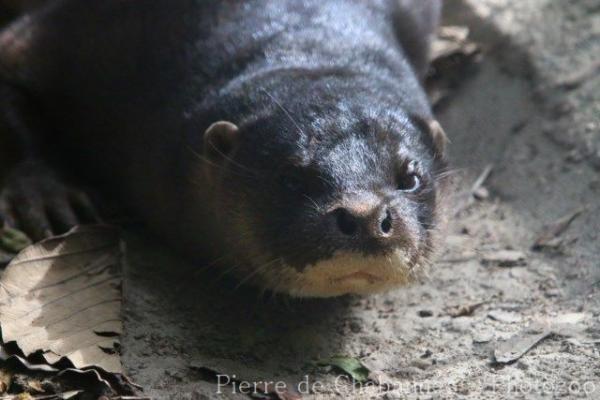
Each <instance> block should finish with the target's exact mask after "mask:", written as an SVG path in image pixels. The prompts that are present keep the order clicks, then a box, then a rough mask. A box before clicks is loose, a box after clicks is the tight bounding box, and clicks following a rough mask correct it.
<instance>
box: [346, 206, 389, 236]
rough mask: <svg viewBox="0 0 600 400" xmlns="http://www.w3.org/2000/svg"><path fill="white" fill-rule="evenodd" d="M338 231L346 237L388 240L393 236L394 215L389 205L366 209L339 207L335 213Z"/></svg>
mask: <svg viewBox="0 0 600 400" xmlns="http://www.w3.org/2000/svg"><path fill="white" fill-rule="evenodd" d="M334 216H335V221H336V225H337V228H338V230H339V231H340V232H341V233H343V234H344V235H346V236H358V235H365V236H369V237H373V238H386V237H390V236H392V234H393V230H394V220H393V218H394V217H393V214H392V212H391V210H390V208H389V207H388V206H387V205H382V206H379V207H375V208H373V209H371V210H368V212H365V211H364V209H358V208H352V207H339V208H337V209H336V210H335V211H334Z"/></svg>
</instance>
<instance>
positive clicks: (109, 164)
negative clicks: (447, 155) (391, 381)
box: [0, 0, 445, 296]
mask: <svg viewBox="0 0 600 400" xmlns="http://www.w3.org/2000/svg"><path fill="white" fill-rule="evenodd" d="M3 2H5V3H11V4H14V3H15V1H14V0H0V7H1V6H2V4H3ZM32 3H33V4H35V6H32V7H31V9H29V10H25V11H23V10H21V11H22V13H21V15H20V16H19V17H18V18H16V19H15V20H14V22H12V23H11V24H10V25H8V26H7V27H5V28H4V29H3V30H2V31H1V33H0V129H2V134H8V135H11V136H12V137H15V138H19V139H20V142H21V145H22V146H21V148H23V149H25V150H24V151H26V154H25V157H26V160H25V161H24V162H23V163H22V164H21V165H20V166H18V167H17V168H15V170H14V171H13V173H12V174H10V175H9V177H8V178H7V180H6V182H5V187H4V190H3V192H2V195H1V196H0V215H2V216H3V219H4V220H5V221H6V222H7V223H14V224H17V225H18V226H20V227H21V228H22V229H24V230H26V231H27V232H28V233H29V234H31V235H32V236H33V237H34V238H36V239H39V238H42V237H44V236H47V235H50V234H52V233H56V232H57V231H62V230H65V229H67V228H69V227H70V226H72V225H74V224H77V223H79V222H81V221H82V220H83V221H87V220H90V219H93V212H92V210H91V207H90V204H89V201H88V200H87V199H86V197H85V196H84V195H82V194H81V193H79V192H77V191H75V190H73V189H72V188H70V187H68V186H66V185H64V184H63V183H61V182H60V181H59V180H58V179H57V177H56V175H54V173H53V172H52V171H51V170H50V169H48V168H47V167H46V164H44V163H42V162H41V161H38V158H37V156H38V155H39V154H40V153H41V152H42V150H43V152H44V154H45V155H50V156H51V158H52V159H53V162H56V161H58V162H59V164H60V165H61V166H62V168H66V170H67V171H71V172H75V173H76V175H77V176H78V177H81V178H84V179H85V180H86V182H88V183H91V184H93V185H96V186H99V187H102V188H103V189H105V190H106V191H108V192H109V193H111V194H113V195H115V196H116V197H117V198H118V199H120V200H121V201H122V202H123V203H124V204H126V205H127V206H128V207H129V209H130V210H132V211H133V212H135V213H137V214H138V215H139V216H141V217H142V218H143V219H144V220H145V221H147V223H148V224H149V226H150V227H151V228H152V229H153V230H154V231H156V232H158V233H159V234H162V235H164V236H165V237H166V238H168V239H169V240H170V241H171V242H172V243H173V244H174V245H176V246H177V247H179V248H180V249H181V250H183V251H185V253H187V254H188V255H192V256H195V257H202V258H204V259H206V258H208V257H214V258H219V259H220V260H222V263H223V264H225V265H228V266H229V268H231V269H232V270H233V272H234V273H235V274H237V276H239V279H241V280H242V281H243V282H249V283H253V284H256V285H260V286H262V287H265V288H267V289H270V290H274V291H279V292H286V293H290V294H292V295H295V296H335V295H341V294H345V293H371V292H376V291H380V290H384V289H388V288H393V287H395V286H398V285H401V284H404V283H405V282H407V281H409V280H410V279H411V278H412V277H413V276H414V275H415V274H416V273H417V272H418V271H419V270H420V269H421V268H422V267H423V265H424V264H425V263H426V261H427V259H428V257H429V256H430V253H431V247H432V230H433V229H434V228H435V226H436V222H437V217H438V216H437V202H438V198H439V196H438V194H439V193H438V192H439V185H440V183H439V181H438V179H437V178H438V176H439V174H440V172H441V171H442V169H443V168H444V159H443V153H444V144H445V135H444V133H443V131H442V129H441V127H440V126H439V124H438V123H437V122H436V121H435V120H434V118H433V115H432V112H431V110H430V107H429V105H428V101H427V99H426V96H425V94H424V91H423V88H422V86H421V79H422V78H423V76H424V74H425V71H426V68H427V49H428V45H429V41H430V38H431V36H432V34H433V31H434V29H435V28H436V25H437V20H438V18H439V11H440V1H439V0H373V1H364V0H304V1H298V0H248V1H226V0H152V1H150V0H145V1H144V0H102V1H92V2H90V1H88V0H46V1H32ZM209 255H210V256H209ZM222 255H226V257H225V258H220V257H221V256H222Z"/></svg>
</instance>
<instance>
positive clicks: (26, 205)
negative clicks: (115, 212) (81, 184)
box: [0, 162, 99, 241]
mask: <svg viewBox="0 0 600 400" xmlns="http://www.w3.org/2000/svg"><path fill="white" fill-rule="evenodd" d="M0 218H1V219H3V220H4V223H5V224H7V225H9V226H12V227H15V228H18V229H20V230H22V231H24V232H25V233H27V234H28V235H29V236H30V237H31V238H32V239H33V240H35V241H38V240H42V239H44V238H47V237H50V236H52V235H55V234H60V233H64V232H66V231H68V230H69V229H70V228H72V227H73V226H75V225H78V224H81V223H93V222H98V220H99V218H98V216H97V214H96V211H95V209H94V207H93V206H92V203H91V202H90V200H89V198H88V197H87V195H85V194H84V193H83V192H80V191H77V190H74V189H72V188H70V187H68V186H67V185H65V184H64V183H63V182H61V181H60V180H59V179H58V178H57V177H56V175H55V174H54V173H53V172H52V171H51V170H50V169H49V168H48V167H47V166H46V165H45V164H41V163H34V162H27V163H24V164H22V165H20V166H19V167H17V168H16V169H15V170H14V171H13V173H12V174H11V175H10V176H9V178H8V179H7V181H6V185H5V187H4V188H3V190H2V192H0Z"/></svg>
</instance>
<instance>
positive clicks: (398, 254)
mask: <svg viewBox="0 0 600 400" xmlns="http://www.w3.org/2000/svg"><path fill="white" fill-rule="evenodd" d="M281 268H283V270H282V271H281V273H280V275H279V278H280V280H279V282H277V285H276V291H279V292H286V293H288V294H289V295H291V296H294V297H334V296H341V295H345V294H359V295H366V294H373V293H379V292H383V291H387V290H390V289H394V288H397V287H400V286H404V285H406V284H408V283H410V282H412V281H414V280H415V279H416V277H417V275H418V274H417V272H418V271H419V270H422V269H423V266H422V265H420V264H419V263H417V264H413V263H411V258H410V256H409V254H408V253H407V252H406V251H404V250H402V249H397V250H395V251H394V252H393V253H392V254H388V255H381V256H365V255H363V254H360V253H353V252H341V251H338V252H336V253H335V254H334V255H333V256H332V257H331V258H328V259H326V260H321V261H318V262H317V263H315V264H311V265H309V266H307V267H306V268H304V270H303V271H297V270H296V269H294V268H292V267H290V266H286V265H282V266H281Z"/></svg>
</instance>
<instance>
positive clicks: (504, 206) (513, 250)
mask: <svg viewBox="0 0 600 400" xmlns="http://www.w3.org/2000/svg"><path fill="white" fill-rule="evenodd" d="M445 13H446V16H445V23H446V24H461V25H468V26H469V27H470V28H471V31H472V38H473V39H474V40H475V41H476V42H478V43H479V44H480V45H481V46H482V48H483V53H484V55H483V58H482V61H481V62H480V63H479V64H478V65H477V66H474V67H473V68H471V69H469V71H468V73H467V74H466V75H467V76H465V77H464V79H462V80H461V82H460V84H459V85H458V86H457V89H456V91H455V92H453V93H452V94H451V96H450V98H449V99H447V101H445V102H443V103H442V104H441V105H440V107H439V109H438V110H437V113H438V116H439V119H440V120H441V122H442V124H443V126H444V127H445V129H446V131H447V132H448V134H449V136H450V138H451V141H452V143H451V145H450V158H451V163H452V166H453V167H454V168H455V169H456V173H455V178H454V182H453V186H452V189H451V190H450V191H449V193H448V199H447V200H448V203H449V207H448V217H449V218H448V219H449V220H448V224H447V225H448V227H447V232H446V235H445V239H444V250H443V251H442V252H441V254H440V257H439V259H438V261H437V262H436V263H435V265H433V266H432V268H431V272H430V276H429V278H428V279H427V280H425V281H424V282H422V283H419V284H416V285H413V286H411V287H409V288H404V289H401V290H397V291H394V292H390V293H387V294H383V295H378V296H372V297H365V298H360V297H344V298H339V299H330V300H306V299H304V300H297V299H289V298H286V297H283V296H274V297H260V296H259V295H258V294H257V293H256V292H255V291H254V290H252V289H250V288H244V287H242V288H238V287H237V285H236V283H235V282H231V281H229V280H228V278H225V277H221V278H216V277H215V274H214V271H207V270H205V269H199V268H198V266H194V265H188V264H186V263H185V262H183V261H181V260H180V259H178V258H177V257H175V256H173V255H171V254H170V253H169V251H168V250H167V249H164V248H163V247H162V246H161V245H160V244H158V243H156V242H154V241H153V239H152V238H149V237H147V236H145V235H144V234H142V233H139V232H133V231H132V232H130V233H128V234H127V237H126V243H127V252H128V263H127V268H126V274H125V281H124V295H125V305H124V307H125V310H124V318H125V334H124V338H123V340H122V354H123V363H124V366H125V369H126V371H127V373H128V374H129V375H130V376H131V377H132V378H133V380H134V381H136V382H137V383H139V384H140V385H142V386H144V387H145V388H146V390H145V393H146V394H147V395H148V396H150V397H151V398H156V399H190V400H200V399H212V398H231V399H238V398H239V399H244V398H249V397H248V395H246V394H240V393H234V391H235V390H237V389H235V387H233V386H225V387H221V388H220V387H219V385H218V384H217V382H218V379H220V380H221V381H224V380H226V379H231V380H232V381H233V380H236V381H238V382H239V381H248V382H260V381H273V382H285V383H286V384H287V385H298V384H300V391H302V392H306V391H307V390H308V389H311V390H309V391H310V393H309V394H304V397H303V398H306V399H331V398H344V399H368V398H373V399H380V398H382V399H387V400H393V399H442V398H443V399H515V398H516V399H518V398H524V399H538V398H539V399H546V398H548V399H553V398H567V399H571V398H590V399H599V398H600V296H599V292H600V240H599V236H598V235H599V234H600V233H599V232H600V201H598V197H599V196H600V77H599V76H600V56H599V55H600V0H565V1H555V0H528V1H517V0H447V1H446V10H445ZM490 168H491V169H490ZM486 170H487V171H491V172H490V174H489V177H487V179H485V181H484V182H483V184H482V186H481V187H479V188H478V190H476V195H477V199H474V197H473V196H472V189H473V185H474V184H475V183H476V181H477V180H478V178H479V177H481V176H482V173H483V172H484V171H486ZM578 211H580V212H581V213H580V214H579V215H578V216H577V217H576V218H575V219H574V220H573V221H572V223H571V224H570V226H568V228H566V229H565V230H564V232H560V233H559V234H558V235H557V238H554V239H551V240H549V242H548V241H547V242H548V243H546V244H547V245H546V246H545V247H543V248H542V249H536V250H534V244H535V243H536V240H538V239H539V238H540V237H541V235H542V234H543V233H547V232H549V228H548V226H553V225H552V224H553V223H554V222H556V221H559V220H560V219H561V218H562V217H565V216H569V215H572V214H573V213H575V212H578ZM504 250H510V252H509V253H508V254H507V253H506V252H504ZM515 255H517V256H518V257H515ZM527 342H529V344H528V345H525V346H523V345H524V343H525V344H527ZM530 347H531V349H529V348H530ZM519 350H522V351H521V352H523V351H524V350H529V351H527V352H525V353H524V354H522V355H521V354H520V353H521V352H519ZM515 352H516V353H515ZM333 356H344V357H351V358H356V359H359V360H360V361H361V362H362V363H363V364H364V365H365V366H367V367H368V368H369V369H370V370H371V371H373V372H376V373H378V374H379V376H380V378H379V380H380V382H383V384H379V385H375V384H370V385H364V386H360V385H351V384H350V383H348V381H347V379H346V378H345V376H344V375H343V374H340V372H339V371H337V370H335V369H331V368H327V367H323V366H322V365H321V362H322V361H323V360H327V359H329V358H331V357H333ZM503 357H504V358H508V359H510V360H512V361H511V362H507V363H502V362H498V361H499V360H502V359H503ZM513 359H514V360H513ZM217 375H223V376H221V377H220V378H217ZM219 389H220V392H221V393H218V391H219Z"/></svg>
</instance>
